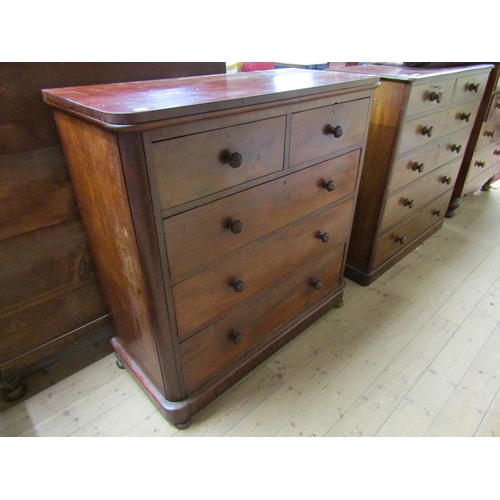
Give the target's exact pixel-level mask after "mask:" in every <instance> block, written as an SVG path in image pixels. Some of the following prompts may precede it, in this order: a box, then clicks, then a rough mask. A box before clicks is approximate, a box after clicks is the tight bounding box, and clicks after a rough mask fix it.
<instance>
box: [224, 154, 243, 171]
mask: <svg viewBox="0 0 500 500" xmlns="http://www.w3.org/2000/svg"><path fill="white" fill-rule="evenodd" d="M226 162H227V163H229V166H230V167H232V168H239V167H241V164H242V163H243V157H242V156H241V155H240V153H229V154H228V155H227V158H226Z"/></svg>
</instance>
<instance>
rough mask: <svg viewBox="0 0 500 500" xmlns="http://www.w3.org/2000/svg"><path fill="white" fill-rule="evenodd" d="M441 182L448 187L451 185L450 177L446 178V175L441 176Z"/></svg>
mask: <svg viewBox="0 0 500 500" xmlns="http://www.w3.org/2000/svg"><path fill="white" fill-rule="evenodd" d="M441 182H442V183H443V184H448V185H450V184H451V177H446V175H445V176H443V178H442V179H441Z"/></svg>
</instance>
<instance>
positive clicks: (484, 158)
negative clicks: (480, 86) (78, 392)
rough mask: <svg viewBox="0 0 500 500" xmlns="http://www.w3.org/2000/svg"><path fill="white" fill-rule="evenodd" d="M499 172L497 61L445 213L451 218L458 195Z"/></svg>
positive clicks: (499, 86) (499, 79)
mask: <svg viewBox="0 0 500 500" xmlns="http://www.w3.org/2000/svg"><path fill="white" fill-rule="evenodd" d="M499 172H500V63H495V66H494V68H493V69H492V71H491V73H490V77H489V79H488V83H487V85H486V90H485V92H484V95H483V99H482V101H481V106H480V107H479V110H478V114H477V118H476V121H475V123H474V128H473V130H472V133H471V137H470V141H469V143H468V145H467V149H466V151H465V154H464V159H463V162H462V165H461V167H460V172H459V174H458V177H457V182H456V183H455V187H454V188H453V195H452V198H451V201H450V206H449V208H448V212H447V214H446V215H447V216H448V217H453V216H454V215H455V211H456V210H457V208H458V207H459V206H460V198H461V197H462V196H467V195H468V194H470V193H473V192H475V191H477V190H478V189H480V188H482V189H484V190H488V189H489V187H490V183H491V182H492V181H493V180H494V179H495V178H496V177H497V176H498V174H499Z"/></svg>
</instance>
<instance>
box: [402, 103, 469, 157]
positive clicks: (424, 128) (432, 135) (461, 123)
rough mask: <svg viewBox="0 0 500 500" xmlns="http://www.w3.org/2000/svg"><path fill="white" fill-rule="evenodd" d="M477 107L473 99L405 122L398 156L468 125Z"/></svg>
mask: <svg viewBox="0 0 500 500" xmlns="http://www.w3.org/2000/svg"><path fill="white" fill-rule="evenodd" d="M478 107H479V101H474V102H470V103H465V104H462V105H460V106H457V107H454V108H452V109H449V110H447V111H441V112H439V113H434V114H432V115H428V116H424V117H422V118H417V119H415V120H411V121H409V122H406V123H405V124H404V125H403V127H402V131H401V138H400V144H399V147H398V156H399V155H401V154H404V153H405V152H406V151H410V150H412V149H414V148H418V147H419V146H424V145H426V144H429V143H430V142H432V141H434V140H436V139H439V138H441V137H443V136H445V135H448V134H451V133H453V132H455V131H458V130H460V129H463V128H466V127H469V126H470V124H471V123H474V120H475V119H476V115H477V109H478ZM464 147H465V146H464ZM461 152H462V153H463V149H462V151H461Z"/></svg>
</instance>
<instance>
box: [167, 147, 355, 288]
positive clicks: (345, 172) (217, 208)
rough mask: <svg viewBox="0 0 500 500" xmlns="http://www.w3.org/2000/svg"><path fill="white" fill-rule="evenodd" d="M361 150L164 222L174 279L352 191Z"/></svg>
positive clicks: (171, 271)
mask: <svg viewBox="0 0 500 500" xmlns="http://www.w3.org/2000/svg"><path fill="white" fill-rule="evenodd" d="M359 159H360V151H359V150H355V151H352V152H351V153H348V154H346V155H342V156H340V157H337V158H334V159H332V160H329V161H326V162H323V163H320V164H318V165H314V166H313V167H310V168H307V169H304V170H300V171H298V172H295V173H293V174H290V175H288V176H286V177H283V178H279V179H276V180H274V181H271V182H267V183H265V184H262V185H259V186H256V187H254V188H251V189H248V190H246V191H242V192H240V193H237V194H234V195H232V196H228V197H226V198H223V199H220V200H217V201H214V202H212V203H208V204H206V205H204V206H201V207H198V208H195V209H193V210H189V211H187V212H183V213H181V214H178V215H175V216H173V217H170V218H168V219H166V220H164V222H163V227H164V233H165V238H166V245H167V254H168V260H169V267H170V274H171V277H172V278H173V279H174V281H177V280H178V279H179V278H180V277H182V276H185V275H186V274H187V273H191V272H193V271H194V270H196V269H199V268H202V267H203V266H206V265H208V264H209V263H211V262H213V261H216V260H217V259H220V258H222V257H223V256H225V255H227V254H229V253H230V252H233V251H234V250H237V249H238V248H241V247H243V246H245V245H247V244H249V243H251V242H253V241H255V240H257V239H259V238H261V237H262V236H264V235H266V234H270V233H271V232H273V231H276V230H277V229H279V228H280V227H283V226H285V225H287V224H290V223H291V222H293V221H295V220H297V219H298V218H300V217H303V216H305V215H307V214H309V213H312V212H313V211H315V210H318V209H320V208H322V207H325V206H327V205H329V204H330V203H332V202H334V201H337V200H339V199H341V198H343V197H345V196H348V195H350V194H352V193H353V192H354V189H355V187H356V180H357V172H358V164H359Z"/></svg>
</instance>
